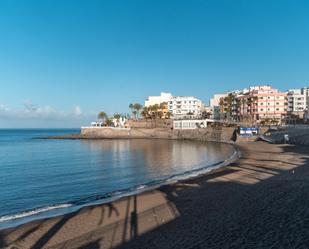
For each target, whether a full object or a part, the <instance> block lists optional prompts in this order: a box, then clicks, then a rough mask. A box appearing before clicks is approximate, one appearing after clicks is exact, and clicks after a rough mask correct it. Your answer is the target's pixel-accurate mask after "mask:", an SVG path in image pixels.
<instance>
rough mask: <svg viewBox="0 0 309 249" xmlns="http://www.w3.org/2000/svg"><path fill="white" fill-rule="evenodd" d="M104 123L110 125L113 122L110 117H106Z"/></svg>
mask: <svg viewBox="0 0 309 249" xmlns="http://www.w3.org/2000/svg"><path fill="white" fill-rule="evenodd" d="M105 124H106V126H112V125H113V124H114V123H113V121H112V120H111V119H109V118H108V119H106V121H105Z"/></svg>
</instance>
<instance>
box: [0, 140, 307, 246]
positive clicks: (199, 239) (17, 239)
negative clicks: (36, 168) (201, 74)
mask: <svg viewBox="0 0 309 249" xmlns="http://www.w3.org/2000/svg"><path fill="white" fill-rule="evenodd" d="M238 146H239V149H240V151H241V152H242V154H241V158H240V159H238V160H237V161H235V162H233V163H231V164H230V165H229V166H227V167H224V168H221V169H219V170H216V171H214V172H211V173H209V174H206V175H202V176H199V177H197V178H195V179H190V180H185V181H181V182H178V183H177V184H172V185H167V186H163V187H161V188H159V189H156V190H153V191H148V192H145V193H142V194H139V195H135V196H131V197H127V198H123V199H121V200H119V201H115V202H113V203H110V204H104V205H98V206H92V207H86V208H83V209H81V210H79V211H78V212H75V213H72V214H68V215H64V216H60V217H55V218H50V219H46V220H41V221H34V222H31V223H28V224H25V225H21V226H19V227H16V228H12V229H8V230H3V231H0V247H1V248H91V249H96V248H304V249H305V248H309V148H308V147H301V146H292V145H271V144H267V143H264V142H248V143H239V144H238Z"/></svg>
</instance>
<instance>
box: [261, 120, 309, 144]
mask: <svg viewBox="0 0 309 249" xmlns="http://www.w3.org/2000/svg"><path fill="white" fill-rule="evenodd" d="M285 135H288V136H287V139H288V140H286V139H285ZM262 138H263V139H265V140H266V141H269V142H271V143H274V144H282V143H289V144H295V145H306V146H308V145H309V126H307V125H299V126H287V127H281V128H280V129H278V130H277V131H270V132H268V133H266V134H265V135H264V136H263V137H262Z"/></svg>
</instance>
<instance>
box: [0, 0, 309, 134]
mask: <svg viewBox="0 0 309 249" xmlns="http://www.w3.org/2000/svg"><path fill="white" fill-rule="evenodd" d="M308 13H309V2H308V1H300V0H299V1H298V0H291V1H285V0H280V1H279V0H273V1H272V0H265V1H264V0H256V1H254V0H250V1H248V0H243V1H241V0H229V1H228V0H187V1H183V0H109V1H107V0H106V1H104V0H98V1H94V0H66V1H62V0H44V1H38V0H36V1H33V0H1V1H0V128H23V127H24V128H31V127H33V128H38V127H45V128H52V127H57V128H60V127H80V126H81V125H88V124H89V122H91V121H93V120H96V115H97V113H98V112H99V111H105V112H107V113H108V114H109V115H112V114H114V113H126V112H129V108H128V105H129V104H130V103H132V102H134V103H135V102H139V103H142V104H143V102H144V100H145V98H146V96H149V95H159V94H160V92H162V91H165V92H171V93H172V94H173V95H190V96H196V97H198V98H200V99H201V100H203V101H204V102H206V103H207V102H208V101H209V98H210V97H211V96H212V95H213V94H214V93H220V92H225V91H228V90H233V89H242V88H245V87H248V86H250V85H263V84H270V85H272V86H273V87H275V88H279V89H280V90H282V91H285V90H287V89H289V88H296V87H303V86H308V85H309V70H308V69H309V46H308V44H309V15H308Z"/></svg>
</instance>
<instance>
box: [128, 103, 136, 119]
mask: <svg viewBox="0 0 309 249" xmlns="http://www.w3.org/2000/svg"><path fill="white" fill-rule="evenodd" d="M129 108H130V109H131V113H132V116H133V118H135V116H134V115H133V111H134V104H132V103H131V104H130V105H129Z"/></svg>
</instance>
